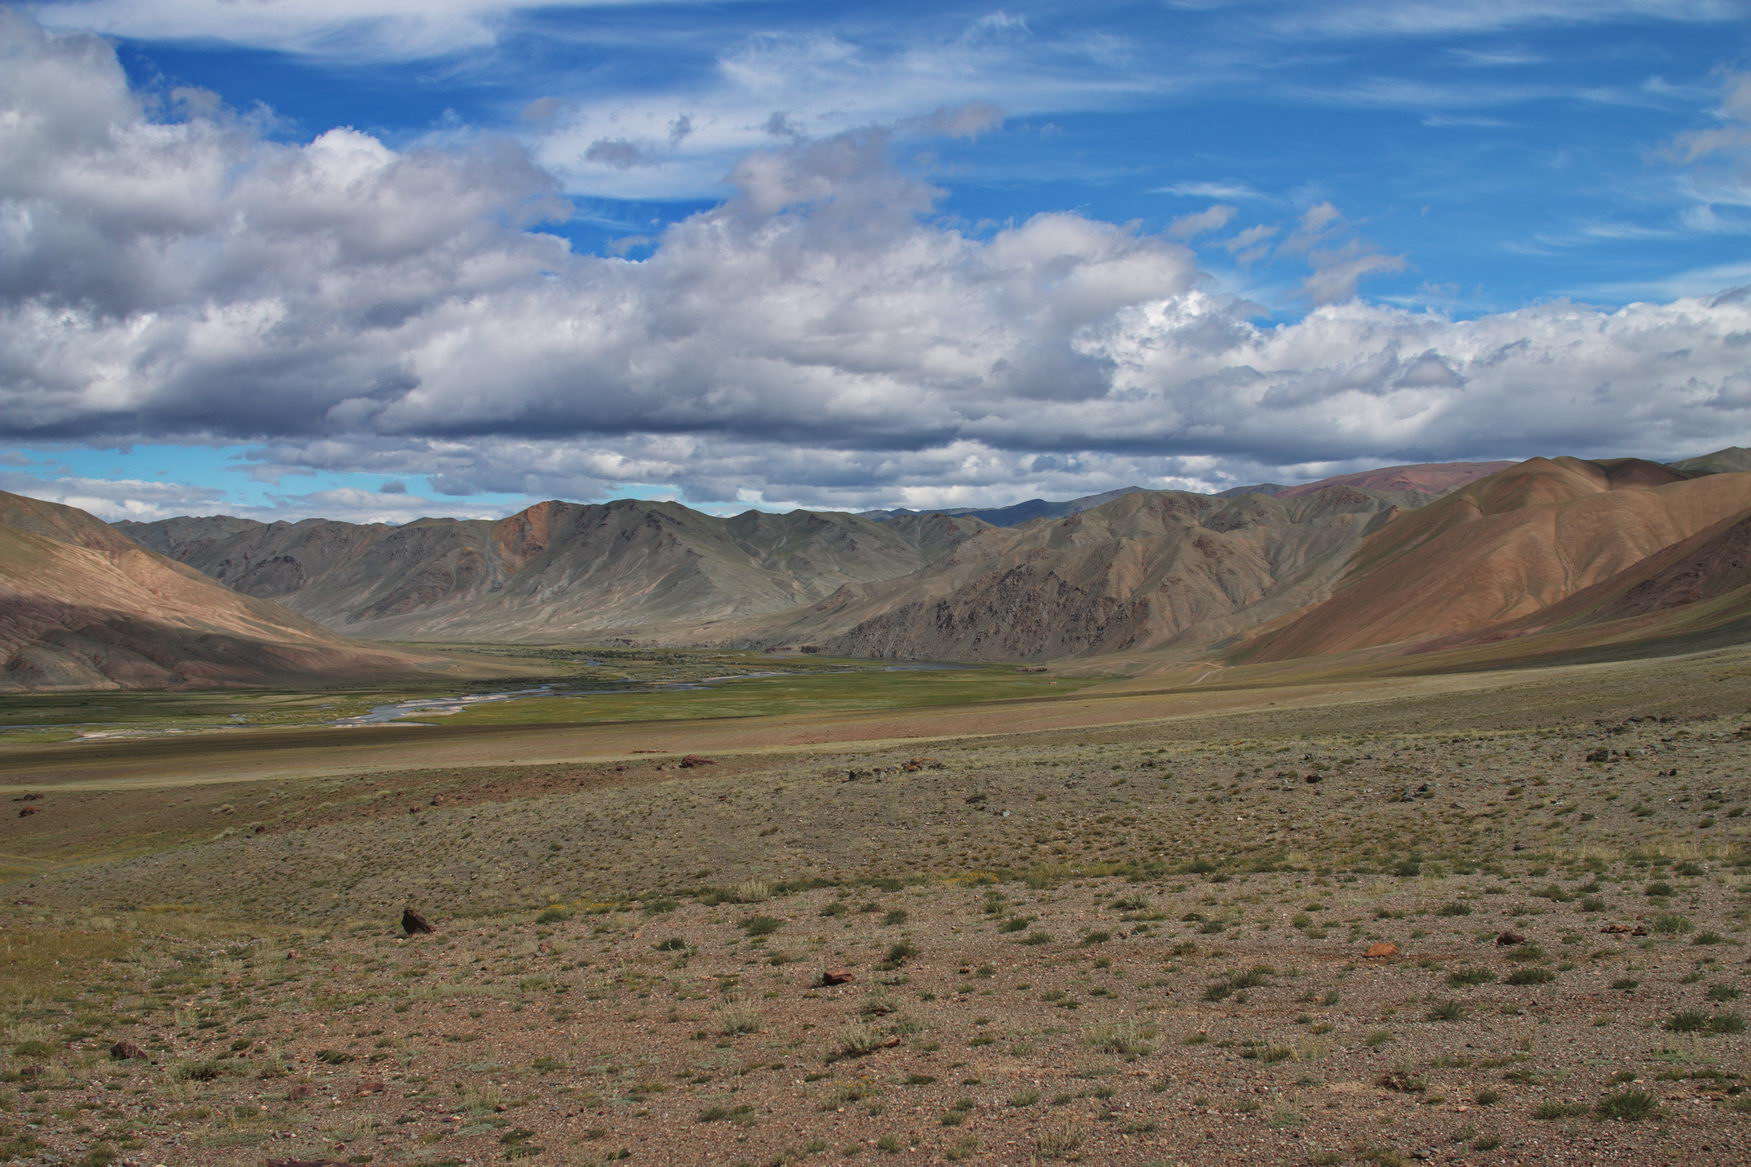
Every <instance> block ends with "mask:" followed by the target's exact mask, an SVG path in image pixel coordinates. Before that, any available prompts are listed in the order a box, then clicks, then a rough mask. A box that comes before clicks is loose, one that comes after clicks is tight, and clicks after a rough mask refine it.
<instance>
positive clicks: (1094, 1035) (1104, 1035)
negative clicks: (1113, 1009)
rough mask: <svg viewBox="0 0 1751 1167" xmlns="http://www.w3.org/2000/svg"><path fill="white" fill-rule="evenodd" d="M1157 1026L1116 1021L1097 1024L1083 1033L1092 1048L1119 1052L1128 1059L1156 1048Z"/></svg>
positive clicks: (1085, 1040)
mask: <svg viewBox="0 0 1751 1167" xmlns="http://www.w3.org/2000/svg"><path fill="white" fill-rule="evenodd" d="M1154 1038H1155V1028H1154V1027H1153V1026H1149V1025H1139V1024H1137V1023H1136V1022H1134V1021H1115V1022H1112V1023H1110V1024H1107V1025H1097V1026H1095V1027H1094V1028H1093V1029H1090V1030H1089V1031H1088V1032H1087V1033H1085V1034H1083V1035H1082V1040H1083V1042H1084V1043H1085V1044H1087V1045H1088V1046H1089V1048H1091V1049H1097V1050H1099V1051H1101V1052H1102V1053H1108V1054H1118V1055H1120V1056H1121V1057H1124V1058H1126V1059H1127V1060H1129V1059H1132V1058H1139V1057H1142V1056H1143V1055H1144V1054H1147V1053H1150V1052H1151V1051H1153V1050H1154V1049H1155V1041H1154Z"/></svg>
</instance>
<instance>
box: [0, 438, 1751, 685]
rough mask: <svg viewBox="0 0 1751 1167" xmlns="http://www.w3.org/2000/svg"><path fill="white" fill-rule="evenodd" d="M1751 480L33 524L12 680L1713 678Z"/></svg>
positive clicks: (7, 594)
mask: <svg viewBox="0 0 1751 1167" xmlns="http://www.w3.org/2000/svg"><path fill="white" fill-rule="evenodd" d="M1737 453H1738V452H1737V451H1733V450H1727V451H1721V452H1719V453H1718V454H1717V455H1706V456H1704V457H1702V458H1700V459H1690V460H1686V461H1685V462H1682V463H1676V464H1673V465H1662V464H1660V463H1657V462H1649V461H1643V460H1638V459H1633V458H1616V459H1601V460H1595V461H1588V460H1585V459H1579V458H1568V457H1558V458H1534V459H1530V460H1528V461H1526V462H1522V463H1517V464H1511V465H1508V466H1507V467H1506V468H1501V469H1494V470H1493V471H1492V466H1493V465H1494V464H1491V463H1446V464H1434V465H1427V466H1400V467H1384V468H1381V469H1379V470H1375V471H1366V472H1362V473H1359V474H1353V475H1342V476H1339V477H1338V478H1336V479H1330V480H1325V481H1323V482H1321V483H1310V484H1306V485H1304V486H1298V487H1282V488H1276V487H1272V486H1270V485H1269V484H1264V485H1261V487H1260V488H1258V489H1249V490H1234V491H1227V492H1224V493H1223V494H1220V495H1210V494H1193V493H1187V492H1183V491H1146V490H1124V491H1119V492H1112V494H1111V495H1110V496H1108V497H1105V498H1104V501H1094V500H1096V499H1099V498H1101V497H1102V496H1089V498H1087V499H1080V500H1071V501H1070V503H1067V504H1052V505H1059V506H1066V507H1068V506H1073V505H1078V504H1083V503H1091V504H1092V505H1085V506H1080V508H1079V509H1076V510H1074V511H1073V512H1071V513H1067V514H1064V515H1062V516H1060V517H1052V516H1050V515H1039V516H1036V517H1034V518H1032V519H1029V520H1027V521H1025V522H1020V523H1016V524H1014V525H996V524H992V523H988V522H985V521H984V520H982V519H980V518H978V517H976V516H974V515H971V514H962V515H946V514H897V515H888V516H885V517H884V518H882V519H881V521H877V520H876V519H873V518H870V517H867V516H860V515H852V514H846V513H843V512H820V513H816V512H809V511H796V512H792V513H790V514H785V515H773V514H765V513H762V512H758V511H749V512H746V513H744V514H740V515H736V516H733V517H730V518H719V517H715V516H711V515H704V514H700V513H698V512H696V511H692V510H690V509H688V508H687V507H684V506H681V505H679V504H676V503H664V502H649V501H637V500H622V501H619V502H614V503H607V504H589V505H584V504H576V503H564V502H547V503H541V504H538V505H536V506H533V507H530V508H528V509H526V510H524V511H522V512H520V513H518V514H515V515H511V516H509V517H507V518H504V519H499V520H457V519H422V520H419V521H417V522H413V523H408V524H405V525H402V526H391V525H388V524H381V523H377V524H370V523H367V524H356V523H345V522H338V521H334V520H327V519H307V520H304V521H302V522H298V523H285V522H279V523H261V522H256V521H254V520H249V519H241V518H236V517H229V516H210V517H205V518H176V519H167V520H162V521H158V522H153V523H131V522H124V523H118V524H115V525H114V526H113V527H112V526H108V525H105V524H103V523H100V522H99V521H98V520H96V519H95V518H93V517H91V516H90V515H86V514H85V513H84V512H82V511H77V510H75V509H73V508H69V507H60V506H57V505H55V504H52V503H43V502H37V501H36V500H31V499H24V498H21V497H19V496H13V495H4V496H0V660H3V661H4V662H5V669H6V674H5V681H4V684H5V685H6V686H7V687H10V688H20V687H43V686H51V687H52V686H79V685H108V684H129V685H153V684H157V685H186V684H250V683H269V682H268V679H269V678H272V677H277V676H318V675H357V674H363V675H374V674H375V675H380V674H383V673H385V672H393V671H395V670H397V669H400V670H404V671H405V670H410V669H411V670H417V669H420V668H430V667H441V665H440V662H439V661H438V660H437V658H422V659H420V660H415V659H413V658H412V657H411V656H409V655H407V654H401V655H398V654H399V653H400V650H391V649H388V648H385V647H383V646H375V645H361V644H360V643H359V642H357V641H354V640H350V639H347V636H348V635H365V636H371V637H381V638H388V637H393V638H396V639H401V640H423V641H433V642H443V641H451V640H454V641H470V640H472V641H488V642H524V643H541V642H564V641H571V642H574V643H575V642H579V641H583V642H588V641H590V640H597V639H609V638H625V639H629V640H633V641H636V642H639V643H646V644H676V645H685V644H694V645H740V646H746V647H760V648H790V649H795V648H798V647H802V646H807V647H810V648H812V649H814V650H817V651H825V652H830V653H841V654H846V655H856V656H873V657H894V658H910V659H930V660H969V661H1024V660H1036V661H1049V660H1062V659H1069V658H1077V657H1127V658H1135V659H1138V660H1145V659H1147V660H1157V659H1170V658H1171V659H1198V660H1213V661H1229V662H1231V663H1249V662H1257V663H1261V664H1266V663H1275V662H1293V661H1301V660H1306V659H1312V658H1319V659H1322V660H1323V659H1327V658H1330V659H1347V658H1349V657H1356V656H1358V655H1359V656H1362V657H1365V658H1367V659H1375V658H1379V657H1381V656H1382V655H1384V656H1386V657H1393V656H1405V655H1409V654H1421V653H1449V654H1451V653H1454V652H1461V653H1463V652H1472V651H1474V650H1476V651H1485V652H1486V654H1495V655H1494V656H1492V657H1490V659H1507V658H1508V657H1509V656H1511V655H1512V653H1513V652H1516V651H1521V650H1519V649H1516V648H1514V647H1513V646H1514V645H1516V644H1519V643H1521V642H1524V643H1525V644H1526V645H1527V646H1528V647H1527V648H1526V649H1525V651H1527V652H1532V651H1534V649H1537V651H1547V650H1548V651H1555V649H1553V648H1551V646H1557V647H1558V648H1561V649H1562V650H1564V651H1571V650H1574V649H1577V648H1583V649H1584V648H1586V647H1587V646H1589V645H1611V644H1616V645H1623V644H1630V643H1643V642H1647V643H1655V642H1658V643H1671V644H1674V645H1676V644H1680V643H1682V644H1684V645H1689V646H1695V645H1699V644H1707V643H1713V642H1716V641H1719V640H1720V639H1721V638H1723V637H1724V638H1728V639H1729V640H1730V639H1731V638H1734V637H1737V638H1740V639H1743V638H1748V637H1751V563H1748V559H1751V472H1745V471H1736V470H1733V469H1732V468H1731V467H1732V466H1733V465H1736V464H1737V460H1736V459H1737ZM1006 509H1008V508H998V510H999V511H1000V512H1001V511H1003V510H1006ZM1000 517H1013V511H1012V513H1011V515H1010V516H1000ZM135 540H138V542H136V541H135ZM142 545H144V546H142ZM147 548H151V550H148V549H147ZM159 553H161V554H159ZM166 556H167V557H169V558H165V557H166ZM171 560H175V561H177V562H172V561H171ZM195 569H198V571H197V570H195ZM221 584H223V585H224V586H221ZM282 603H283V604H284V605H286V607H281V606H280V604H282ZM287 608H290V609H292V610H291V611H287ZM343 634H344V635H343ZM1661 638H1664V639H1661ZM1711 638H1713V639H1712V640H1711ZM1541 645H1542V646H1544V647H1543V648H1538V646H1541ZM1163 654H1166V655H1163ZM1504 654H1506V655H1504Z"/></svg>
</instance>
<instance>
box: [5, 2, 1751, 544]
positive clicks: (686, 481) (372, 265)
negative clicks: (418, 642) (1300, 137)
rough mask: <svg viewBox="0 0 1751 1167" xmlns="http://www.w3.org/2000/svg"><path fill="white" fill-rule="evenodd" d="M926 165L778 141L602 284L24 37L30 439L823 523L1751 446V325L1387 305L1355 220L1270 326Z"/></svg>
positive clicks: (1323, 218) (411, 152)
mask: <svg viewBox="0 0 1751 1167" xmlns="http://www.w3.org/2000/svg"><path fill="white" fill-rule="evenodd" d="M951 120H952V119H951ZM979 120H980V119H979V118H976V117H975V118H973V119H971V120H970V122H969V123H968V124H972V123H976V122H977V121H979ZM697 132H698V131H697V130H696V131H695V133H697ZM893 148H894V132H893V131H892V130H884V129H880V128H865V129H861V130H855V131H847V132H844V133H838V134H834V135H831V136H827V137H823V138H818V139H804V140H800V141H786V142H782V143H775V142H772V141H771V140H770V139H768V140H767V145H766V146H765V147H763V148H761V149H756V150H752V151H749V152H747V153H745V154H744V155H743V156H742V157H741V159H740V161H739V162H738V163H737V164H736V165H735V167H734V168H733V170H732V171H731V174H730V183H731V187H732V190H733V192H734V193H733V194H732V196H731V197H730V198H728V199H727V200H725V201H724V202H723V203H722V204H721V205H718V206H716V207H714V208H712V209H710V210H707V211H704V212H702V213H699V214H696V215H694V216H692V217H690V218H687V219H684V220H682V221H679V222H677V223H675V224H673V225H672V226H670V227H668V228H667V229H665V230H664V231H663V232H662V233H661V234H660V235H657V236H654V237H652V238H651V239H650V240H649V241H648V244H649V248H650V250H649V255H648V258H645V259H641V260H637V261H632V260H627V259H624V258H618V257H604V256H593V255H581V254H576V253H574V252H572V251H571V250H570V249H569V247H568V246H567V244H566V243H565V242H564V241H563V240H561V239H559V238H558V237H556V236H553V235H549V234H543V233H541V231H540V230H539V229H538V228H539V224H540V222H541V221H542V219H543V218H544V217H546V216H553V215H557V214H559V213H562V211H563V203H562V202H560V201H559V200H556V198H555V197H554V192H555V189H556V185H555V180H554V179H553V177H552V176H551V175H550V174H548V173H547V172H546V171H544V170H543V169H541V168H540V167H538V166H537V165H535V164H534V163H532V162H531V161H530V160H529V158H528V157H527V156H526V155H524V154H523V153H522V152H521V151H520V150H518V149H517V148H516V147H514V146H512V145H510V144H507V143H504V142H500V141H495V140H492V139H490V138H485V137H476V138H461V139H451V140H446V141H444V142H441V143H431V144H424V145H414V146H411V147H408V148H406V149H400V150H397V149H391V148H390V147H388V146H386V145H385V144H384V143H382V142H380V141H378V140H377V139H375V138H373V137H371V136H370V135H368V134H364V133H361V132H358V131H356V130H351V129H344V128H341V129H334V130H330V131H328V132H326V133H323V134H321V135H319V136H317V137H316V138H314V139H313V140H311V141H309V142H305V143H302V144H286V143H281V142H277V141H273V140H271V139H269V138H266V137H264V136H263V135H262V134H261V133H260V132H259V130H258V128H257V127H255V126H254V125H253V124H252V123H250V122H249V121H248V120H246V119H240V118H237V117H235V116H232V115H229V114H227V113H226V112H225V111H224V110H222V109H218V108H212V109H208V110H206V111H204V112H202V111H200V110H197V109H194V108H192V107H191V108H189V109H188V110H187V111H186V112H185V114H184V115H183V116H182V117H181V120H162V119H156V118H155V117H154V116H153V115H152V112H151V110H150V108H149V106H148V104H147V103H146V102H145V101H143V100H142V98H141V97H140V96H139V95H138V94H136V93H134V92H132V91H130V89H129V87H128V85H127V83H126V80H125V78H124V76H123V74H122V72H121V70H120V68H119V66H118V65H117V63H116V60H115V57H114V54H113V52H112V50H111V49H110V48H109V47H108V46H107V45H106V44H104V43H103V42H101V41H98V40H95V39H91V38H85V37H68V38H57V37H50V36H45V35H44V34H43V33H42V32H41V31H40V30H39V29H38V28H37V27H36V26H34V25H33V24H31V23H29V22H28V21H25V20H23V19H22V18H19V17H16V16H0V437H11V438H14V439H17V440H20V441H45V440H57V439H59V440H93V439H98V438H109V439H114V440H127V439H130V438H142V437H151V438H155V439H158V440H171V439H179V440H185V441H188V440H211V441H224V442H250V443H256V451H255V453H254V455H253V456H254V458H255V459H256V460H257V462H258V463H259V465H260V466H261V467H263V468H264V470H272V469H273V468H281V469H286V470H300V469H302V470H313V469H317V470H320V469H329V470H345V471H350V472H368V473H371V474H375V475H381V476H384V477H387V478H389V479H390V480H391V482H393V481H398V480H405V479H406V478H407V477H411V476H424V477H425V478H426V479H427V480H428V481H430V482H431V483H432V484H433V487H434V489H435V490H437V491H438V492H440V493H441V494H447V495H452V496H461V495H466V494H471V493H476V492H483V491H494V492H505V493H510V494H514V495H519V496H529V497H542V496H547V495H561V496H570V497H604V496H608V495H614V494H622V493H629V492H630V488H632V487H647V488H648V487H659V488H663V487H675V488H679V489H682V490H684V491H685V492H686V494H687V496H688V497H689V498H693V499H698V500H719V501H722V502H724V503H726V504H728V503H734V502H738V501H747V500H755V501H764V502H768V503H784V502H803V503H808V504H809V505H821V506H825V505H844V506H874V505H893V504H896V503H898V504H901V505H947V504H948V503H951V502H954V501H961V500H964V501H967V502H968V503H969V504H970V503H974V502H978V503H984V502H1001V501H1012V500H1013V499H1014V498H1015V497H1018V496H1019V497H1025V496H1026V495H1028V494H1046V493H1058V494H1063V493H1066V492H1068V493H1073V494H1074V493H1086V492H1087V491H1089V490H1094V489H1103V488H1109V487H1113V486H1123V485H1131V484H1136V485H1144V486H1150V485H1164V484H1178V485H1183V484H1188V483H1194V482H1201V483H1207V484H1209V485H1212V486H1221V485H1232V484H1234V482H1235V481H1236V480H1244V478H1245V477H1246V476H1249V475H1253V474H1254V473H1255V472H1260V473H1258V474H1257V476H1260V477H1278V476H1279V474H1278V471H1280V470H1281V468H1285V467H1287V468H1291V469H1292V468H1294V467H1296V466H1302V465H1305V464H1308V463H1313V462H1324V461H1341V460H1355V459H1367V460H1374V461H1399V460H1402V461H1410V460H1423V459H1438V458H1453V457H1473V456H1483V457H1493V456H1504V455H1506V456H1516V455H1525V454H1532V453H1559V452H1582V453H1588V452H1594V453H1615V452H1624V453H1628V452H1636V453H1645V454H1653V455H1661V454H1666V455H1673V456H1676V455H1680V454H1685V453H1691V452H1695V451H1696V450H1698V449H1701V448H1712V447H1715V446H1719V445H1725V444H1728V443H1729V442H1746V441H1751V402H1748V401H1747V400H1746V394H1745V392H1744V388H1743V380H1742V376H1743V369H1744V363H1745V362H1744V358H1745V347H1744V342H1743V339H1742V338H1743V337H1744V336H1745V335H1748V334H1751V297H1747V296H1708V297H1690V298H1684V299H1678V300H1675V301H1673V302H1670V303H1664V304H1641V303H1638V304H1632V305H1630V306H1628V307H1625V308H1622V309H1620V310H1617V311H1615V312H1611V311H1602V310H1598V309H1595V308H1591V307H1588V306H1585V305H1581V304H1571V303H1554V304H1546V305H1540V306H1537V307H1533V308H1528V309H1524V310H1521V311H1519V312H1512V313H1504V314H1498V315H1493V316H1486V317H1480V318H1478V319H1473V320H1455V319H1450V318H1448V317H1446V316H1443V315H1440V314H1436V313H1429V312H1412V311H1408V310H1405V309H1402V308H1394V307H1388V306H1382V305H1373V304H1368V303H1363V302H1360V301H1357V300H1355V299H1353V298H1352V296H1353V293H1354V291H1355V288H1356V286H1357V281H1358V280H1360V279H1362V278H1364V277H1366V276H1367V275H1369V274H1372V273H1377V272H1382V271H1389V270H1396V267H1402V266H1403V264H1404V260H1403V259H1402V258H1401V257H1396V256H1387V255H1383V254H1381V253H1379V252H1377V251H1375V250H1373V249H1371V248H1370V247H1369V246H1368V245H1367V244H1366V243H1364V242H1361V241H1360V240H1358V239H1357V238H1356V237H1355V235H1354V231H1353V229H1352V228H1351V226H1350V224H1348V222H1347V221H1346V220H1344V218H1343V216H1342V213H1341V212H1340V211H1339V210H1338V209H1337V208H1336V207H1335V206H1332V205H1330V204H1321V205H1319V206H1316V207H1313V208H1311V209H1309V210H1308V211H1307V212H1306V213H1305V214H1304V215H1303V216H1302V217H1301V218H1300V220H1299V222H1298V224H1297V225H1296V227H1295V229H1294V230H1293V231H1292V232H1291V234H1290V236H1289V238H1288V239H1287V240H1285V241H1284V243H1283V244H1282V250H1283V252H1284V253H1285V254H1293V255H1296V256H1298V257H1301V258H1303V259H1305V260H1306V261H1307V262H1308V263H1309V264H1311V265H1312V268H1313V275H1312V276H1311V277H1310V279H1309V284H1308V289H1307V290H1308V294H1309V295H1310V297H1311V298H1312V300H1313V301H1314V303H1315V304H1316V305H1318V306H1317V307H1315V308H1314V310H1312V311H1311V312H1310V313H1309V314H1308V315H1307V316H1306V317H1305V318H1304V319H1302V320H1299V321H1295V322H1290V323H1280V324H1272V325H1261V324H1259V323H1256V322H1255V320H1254V319H1253V317H1252V316H1251V312H1252V311H1253V310H1252V309H1251V308H1250V307H1249V306H1248V305H1247V304H1246V303H1245V302H1244V301H1243V300H1240V299H1238V298H1236V297H1234V296H1230V295H1227V294H1224V293H1223V292H1222V291H1221V290H1220V289H1219V288H1216V287H1214V286H1212V284H1211V282H1210V281H1209V279H1208V278H1207V277H1205V276H1203V275H1201V274H1200V272H1199V270H1198V264H1197V259H1196V256H1195V255H1194V254H1193V252H1192V251H1190V250H1189V249H1188V248H1187V247H1186V246H1185V245H1183V244H1182V243H1180V242H1178V241H1176V240H1175V239H1173V238H1171V237H1170V236H1169V235H1167V234H1149V233H1145V232H1142V231H1139V230H1137V229H1136V228H1134V227H1129V226H1121V225H1115V224H1111V223H1105V222H1101V221H1099V220H1095V219H1091V218H1088V217H1086V216H1083V215H1078V214H1073V213H1068V212H1061V213H1050V214H1041V215H1037V216H1034V217H1032V218H1030V219H1026V220H1024V221H1020V222H1015V223H1011V224H1006V225H1002V226H1000V227H998V228H997V229H994V230H992V231H991V232H989V233H988V234H978V235H974V234H968V233H964V232H962V231H960V230H958V229H956V228H955V227H954V226H952V225H950V224H949V223H947V222H945V221H943V220H940V219H939V218H937V217H936V215H935V211H934V209H935V206H936V204H937V201H938V199H939V197H940V192H938V191H936V190H935V189H933V188H932V187H931V186H930V185H928V184H927V183H925V182H923V181H920V180H919V179H917V178H915V177H910V176H908V175H906V174H904V173H902V172H900V171H899V170H897V169H895V167H894V166H893V165H892V164H891V161H890V156H891V154H892V153H893ZM1221 211H1225V208H1222V207H1218V208H1212V211H1207V212H1204V215H1206V216H1212V218H1211V220H1210V227H1208V228H1201V230H1208V229H1212V228H1213V227H1215V226H1221V225H1225V224H1226V223H1227V222H1228V220H1229V218H1230V214H1228V213H1223V214H1219V215H1213V214H1212V212H1221ZM1217 218H1219V219H1220V220H1221V221H1220V223H1217V222H1215V219H1217ZM1270 239H1271V230H1270V229H1269V228H1267V227H1265V226H1263V225H1261V226H1257V227H1252V228H1248V229H1247V230H1245V231H1242V232H1240V233H1239V234H1238V235H1236V236H1234V237H1232V238H1230V239H1228V240H1226V241H1225V242H1224V243H1223V244H1222V246H1224V247H1228V248H1229V249H1230V250H1232V251H1234V252H1235V253H1236V254H1237V256H1239V257H1241V258H1245V256H1246V255H1247V254H1249V252H1250V251H1252V250H1254V249H1257V248H1260V247H1266V246H1269V242H1270ZM364 495H369V496H371V497H369V498H365V497H363V496H364ZM974 496H979V497H974ZM284 498H285V499H287V500H291V501H288V502H287V503H286V505H287V506H289V507H295V506H311V505H315V502H313V501H312V500H316V502H320V503H322V504H323V505H329V504H332V505H333V506H334V507H337V508H338V507H346V508H350V509H349V510H348V512H347V513H349V514H355V515H363V514H371V515H391V514H409V511H410V509H414V508H418V507H420V506H421V505H423V504H424V502H425V501H426V500H421V499H417V498H415V497H414V496H412V495H409V494H401V493H396V492H393V491H390V490H388V489H384V490H379V491H375V492H362V493H361V494H359V495H356V496H355V495H347V496H344V497H343V496H341V495H336V494H333V493H328V494H322V493H320V492H319V493H317V494H311V495H304V496H293V495H287V496H284ZM300 499H301V500H303V501H302V502H299V501H296V500H300ZM439 501H440V502H442V499H440V500H439ZM373 508H375V509H373ZM432 509H433V510H434V511H445V512H447V513H458V508H455V507H450V508H440V507H433V508H432ZM409 517H413V516H412V515H409Z"/></svg>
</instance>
